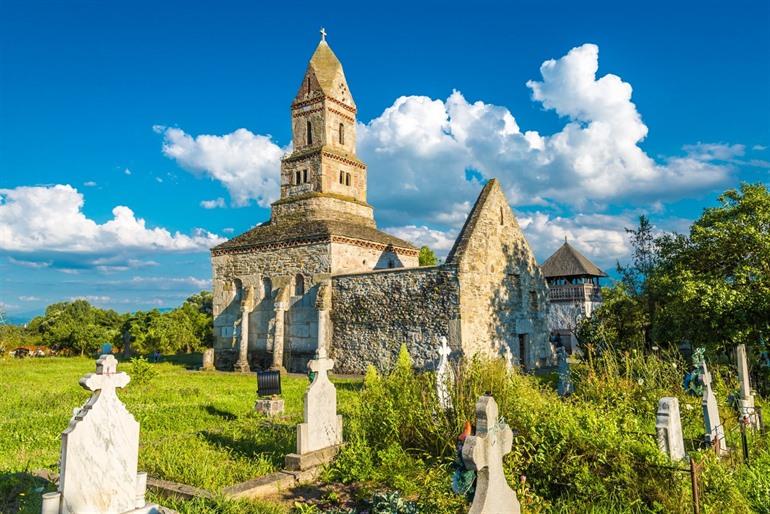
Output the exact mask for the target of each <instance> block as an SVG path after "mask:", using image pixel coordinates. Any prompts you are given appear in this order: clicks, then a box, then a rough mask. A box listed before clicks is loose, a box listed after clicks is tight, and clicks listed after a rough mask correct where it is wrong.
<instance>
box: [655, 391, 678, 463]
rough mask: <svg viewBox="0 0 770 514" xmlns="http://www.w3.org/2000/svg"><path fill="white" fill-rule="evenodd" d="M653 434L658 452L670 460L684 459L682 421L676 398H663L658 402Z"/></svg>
mask: <svg viewBox="0 0 770 514" xmlns="http://www.w3.org/2000/svg"><path fill="white" fill-rule="evenodd" d="M655 432H656V435H657V441H658V448H659V449H660V451H662V452H663V453H665V454H666V455H668V456H669V458H670V459H671V460H681V459H684V457H685V452H684V439H683V438H682V420H681V418H680V416H679V400H678V399H677V398H673V397H665V398H661V399H660V401H658V412H657V415H656V418H655Z"/></svg>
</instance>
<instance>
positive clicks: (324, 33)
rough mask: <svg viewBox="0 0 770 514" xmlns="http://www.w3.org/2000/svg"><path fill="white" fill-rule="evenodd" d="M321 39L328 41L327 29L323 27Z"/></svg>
mask: <svg viewBox="0 0 770 514" xmlns="http://www.w3.org/2000/svg"><path fill="white" fill-rule="evenodd" d="M321 41H326V29H325V28H323V27H321Z"/></svg>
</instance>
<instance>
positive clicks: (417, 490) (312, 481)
mask: <svg viewBox="0 0 770 514" xmlns="http://www.w3.org/2000/svg"><path fill="white" fill-rule="evenodd" d="M441 343H442V342H437V344H436V352H435V360H436V362H437V363H439V362H443V363H442V364H439V365H438V366H437V367H438V370H437V371H436V372H435V373H434V372H424V373H418V372H415V371H414V370H413V367H412V366H413V365H412V362H411V359H410V357H409V354H408V352H407V351H406V348H405V347H402V350H401V352H400V354H399V356H398V359H397V363H396V365H395V366H394V368H393V369H392V370H389V371H388V372H384V373H379V372H377V371H376V370H375V369H374V368H370V370H369V371H368V373H367V374H366V376H365V377H364V378H363V381H362V380H361V379H360V378H355V377H352V378H341V377H334V375H332V376H331V379H332V380H331V381H329V376H328V373H329V370H332V371H333V365H334V364H333V362H332V361H331V359H329V358H328V357H325V356H323V355H318V356H317V358H316V359H315V360H313V361H311V362H310V370H312V372H313V381H312V382H310V380H309V379H308V376H304V375H298V374H290V375H285V376H283V377H282V378H281V394H280V398H281V399H282V400H283V402H285V410H283V412H279V413H274V414H269V413H265V412H257V411H256V410H255V408H254V405H255V400H257V398H258V397H257V391H256V385H257V384H256V380H255V377H254V374H242V373H225V372H217V371H205V370H203V366H202V364H203V362H204V359H203V357H202V356H200V354H198V355H199V358H198V360H197V362H198V363H199V368H196V369H188V368H190V367H191V366H189V365H186V364H188V363H189V362H191V360H190V359H185V360H181V361H177V362H175V361H174V359H173V358H172V359H170V360H169V361H167V362H162V363H158V364H149V363H147V362H146V361H143V360H134V361H126V362H118V361H116V359H115V358H114V357H113V356H112V355H105V356H102V357H100V358H99V359H98V360H97V361H96V363H95V362H94V360H93V359H89V358H86V357H83V358H51V359H46V360H43V359H40V360H31V359H30V360H16V359H14V360H12V361H7V362H5V363H4V364H3V366H4V367H3V371H4V380H3V383H2V386H1V387H2V391H0V393H2V398H3V400H2V401H0V415H2V419H3V433H4V435H5V434H11V437H3V439H2V443H1V444H2V447H0V455H2V460H0V469H3V470H4V471H3V473H4V474H3V477H4V478H5V479H7V481H8V482H9V483H11V484H12V485H11V486H10V487H15V488H16V489H15V490H14V491H9V490H7V489H5V490H3V491H2V492H3V494H4V495H7V496H6V498H5V499H4V501H5V502H8V503H6V504H4V508H5V509H10V508H11V504H10V502H11V501H13V508H15V509H17V511H19V512H43V513H44V514H53V513H56V512H66V513H69V512H136V513H139V512H143V513H144V512H147V513H151V512H173V511H177V512H255V513H256V512H271V513H272V512H285V513H294V512H297V513H304V512H326V511H329V512H359V510H358V509H363V510H361V511H362V512H363V511H368V512H458V513H459V512H473V513H497V512H512V513H513V512H516V513H518V512H580V511H583V510H582V509H583V508H586V509H588V506H589V505H590V506H591V508H594V509H599V510H594V511H595V512H653V511H655V510H656V509H663V511H666V512H691V511H692V508H693V500H692V484H691V477H690V474H689V472H688V470H689V467H688V466H689V464H688V462H689V460H688V459H691V460H692V462H694V463H695V464H693V465H694V466H695V468H697V469H696V471H697V475H698V476H697V481H698V487H699V492H698V494H699V498H698V501H699V506H700V508H701V509H705V510H701V512H765V511H763V510H762V509H763V508H766V506H767V503H766V501H767V498H768V492H769V491H768V483H767V480H768V478H767V471H768V469H770V456H769V454H768V448H767V437H766V436H764V435H763V434H762V432H761V430H764V426H762V427H760V425H755V426H754V427H744V429H745V430H742V429H741V424H740V423H739V421H738V420H739V413H740V412H743V411H739V410H736V408H733V407H732V406H730V405H729V404H728V399H727V396H728V395H727V394H726V392H727V391H729V390H732V389H733V388H737V385H738V383H739V376H738V373H737V370H738V369H740V366H738V365H737V363H736V364H732V363H731V364H729V365H720V366H716V370H714V369H711V368H709V367H707V365H705V364H704V363H702V362H701V364H700V369H699V370H697V371H695V373H696V374H698V375H705V376H706V377H708V378H707V379H706V380H705V381H701V382H702V383H701V392H700V396H693V395H691V394H687V392H686V391H685V390H684V384H683V383H682V382H681V380H680V376H681V373H680V372H681V370H682V369H683V368H686V367H687V364H686V363H685V362H684V359H682V358H681V357H678V356H676V355H675V354H670V355H666V356H664V357H665V359H663V358H660V357H643V356H640V355H633V354H632V355H626V356H625V357H624V359H625V362H621V361H620V360H618V359H617V356H612V355H605V356H604V357H603V358H602V359H597V360H595V361H594V362H593V363H592V364H588V365H587V364H580V363H573V364H569V363H563V364H560V366H559V367H555V368H554V369H553V371H552V372H551V373H550V374H541V375H537V376H532V375H527V374H523V373H521V372H520V371H519V370H518V368H515V367H514V368H510V367H509V366H508V365H507V364H506V361H505V359H503V358H500V359H496V360H492V361H489V360H478V359H477V360H474V361H470V362H465V363H463V364H460V363H457V362H454V361H451V360H450V359H448V358H447V353H448V352H446V350H442V344H441ZM443 347H444V348H446V347H445V346H443ZM737 354H738V355H742V353H741V352H737ZM698 358H699V357H697V356H696V361H697V360H698ZM565 362H566V361H565ZM94 367H95V368H96V373H94ZM565 367H571V368H572V369H571V370H570V377H571V378H570V386H571V387H570V393H569V395H565V394H563V393H564V387H563V380H564V379H563V376H564V374H565V369H564V368H565ZM620 368H623V371H620ZM717 370H718V371H717ZM439 376H442V377H443V380H440V381H439V380H438V377H439ZM743 376H745V375H742V376H741V379H742V377H743ZM54 378H55V379H54ZM439 384H443V385H439ZM559 384H562V385H561V386H560V385H559ZM560 391H561V392H560ZM664 396H666V397H664ZM89 397H91V400H90V401H87V402H86V400H88V398H89ZM123 404H125V406H123ZM740 405H741V406H742V405H743V404H740ZM79 406H83V409H78V407H79ZM740 408H744V407H740ZM73 409H74V413H73ZM19 412H24V415H23V416H20V415H18V413H19ZM753 412H754V413H755V414H761V409H754V410H753ZM122 418H126V419H122ZM717 418H718V419H719V420H720V421H716V420H717ZM68 420H69V421H68ZM468 422H469V423H470V424H468ZM82 423H86V424H85V425H82V426H81V424H82ZM68 424H69V428H68ZM464 424H465V425H466V430H465V432H466V433H464V434H462V435H461V438H460V440H459V442H458V445H455V441H458V435H459V434H461V433H462V432H463V425H464ZM62 434H64V437H62ZM742 435H744V436H745V441H746V450H747V451H748V453H749V456H750V457H749V458H750V459H751V461H750V465H749V463H747V462H746V456H745V454H744V452H743V450H742V442H741V437H742ZM103 438H108V439H106V440H105V442H102V439H103ZM709 441H711V442H709ZM105 449H106V450H105ZM105 451H117V452H120V456H119V457H114V456H113V457H111V458H106V457H105V456H104V455H101V454H100V452H101V453H103V452H105ZM65 456H66V457H65ZM60 457H61V460H60ZM105 458H106V460H105ZM96 463H100V464H99V465H98V467H94V465H95V464H96ZM113 472H114V474H115V477H114V478H113V479H111V478H110V473H113ZM469 472H471V473H472V476H473V477H474V479H475V480H474V481H473V482H472V484H473V487H472V488H471V492H472V494H471V493H469V491H467V490H462V487H461V486H458V485H457V484H458V482H457V480H456V479H453V474H455V475H458V473H459V475H463V474H465V476H467V473H469ZM60 473H62V474H63V475H61V476H63V478H64V479H63V480H62V479H61V478H59V477H60V475H59V474H60ZM83 473H85V475H83ZM84 477H91V478H87V479H84ZM68 479H69V481H67V480H68ZM110 480H113V482H110ZM73 483H74V484H77V485H78V486H77V487H76V489H75V490H74V492H73V490H72V487H73ZM111 484H113V485H111ZM7 487H9V486H5V485H4V488H7ZM89 488H92V489H99V490H100V491H101V492H100V491H96V490H95V491H91V490H88V489H89ZM145 488H146V489H145ZM104 490H106V491H113V493H109V494H108V493H105V492H104ZM14 493H15V496H14ZM388 494H390V495H391V496H390V497H388ZM394 494H395V495H396V496H397V497H396V498H394V497H393V495H394ZM105 497H106V498H108V500H104V498H105ZM9 498H13V499H12V500H11V499H9ZM73 498H74V499H73ZM77 501H80V502H81V503H82V502H84V501H92V502H95V501H112V502H113V504H114V505H112V504H110V505H112V506H113V507H114V508H112V507H109V508H108V507H104V508H103V509H101V510H98V509H97V508H96V507H94V508H93V509H91V510H88V509H85V510H84V509H80V510H78V508H77V506H75V507H72V508H70V507H68V506H69V505H77ZM387 501H390V504H392V505H391V506H390V507H388V506H384V505H385V503H386V502H387ZM73 502H74V503H73ZM377 502H379V503H377ZM140 504H141V505H140ZM390 504H388V505H390ZM59 505H62V507H61V510H58V509H59ZM373 505H380V507H379V508H380V509H382V510H367V509H372V506H373ZM398 505H401V507H398ZM367 506H368V507H367ZM581 506H582V507H581ZM388 508H390V509H391V510H387V509H388ZM399 508H400V509H401V510H398V509H399ZM409 508H412V509H417V510H408V509H409ZM121 509H122V510H121ZM602 509H604V510H602ZM12 511H13V510H12Z"/></svg>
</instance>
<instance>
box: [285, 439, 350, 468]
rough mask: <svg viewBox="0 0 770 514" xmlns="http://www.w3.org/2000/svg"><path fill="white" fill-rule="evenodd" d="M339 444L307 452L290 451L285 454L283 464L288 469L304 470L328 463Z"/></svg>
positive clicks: (337, 449)
mask: <svg viewBox="0 0 770 514" xmlns="http://www.w3.org/2000/svg"><path fill="white" fill-rule="evenodd" d="M340 447H341V446H340V445H338V446H329V447H328V448H321V449H320V450H316V451H313V452H308V453H303V454H299V453H290V454H288V455H287V456H286V460H285V461H284V466H285V467H286V469H288V470H289V471H305V470H306V469H310V468H315V467H317V466H322V465H324V464H328V463H329V462H331V461H332V459H334V457H335V456H336V455H337V452H339V451H340Z"/></svg>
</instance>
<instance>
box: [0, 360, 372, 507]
mask: <svg viewBox="0 0 770 514" xmlns="http://www.w3.org/2000/svg"><path fill="white" fill-rule="evenodd" d="M193 360H195V358H194V357H193ZM198 362H199V359H198ZM185 364H186V362H184V361H181V362H176V363H173V362H162V363H159V364H152V365H151V367H152V370H154V371H157V375H156V376H154V378H151V379H150V380H148V381H147V382H146V383H141V380H140V379H139V380H137V379H136V378H137V377H135V376H132V382H131V383H130V384H129V385H128V387H127V388H126V389H124V390H122V391H120V392H119V393H118V394H119V396H120V398H121V399H122V400H123V402H124V403H125V404H126V406H127V407H128V410H129V411H130V412H131V413H132V414H133V415H134V417H135V418H136V419H137V421H139V423H140V426H141V433H140V448H139V468H140V469H141V470H144V471H147V472H148V473H149V474H150V475H151V476H153V477H157V478H164V479H167V480H172V481H176V482H182V483H185V484H189V485H193V486H197V487H202V488H204V489H207V490H209V491H212V492H214V493H217V492H218V491H220V490H221V489H222V488H223V487H226V486H229V485H232V484H235V483H238V482H241V481H244V480H247V479H250V478H254V477H257V476H260V475H264V474H267V473H270V472H272V471H275V470H277V469H280V468H281V467H282V464H283V458H284V455H285V454H287V453H291V452H292V451H294V449H295V444H296V443H295V440H296V424H297V423H299V422H301V421H302V397H303V394H304V391H305V388H306V387H307V385H308V380H307V378H305V377H303V376H288V377H285V378H284V380H283V381H282V385H283V393H284V394H283V398H284V400H285V402H286V416H285V417H284V418H282V419H280V420H277V421H273V422H268V421H267V420H266V419H265V418H264V417H263V416H260V415H257V414H256V413H254V411H253V406H254V401H255V399H256V379H255V377H254V375H253V374H250V375H239V374H233V373H219V372H199V371H191V370H188V369H186V368H185ZM94 366H95V364H94V360H93V359H88V358H46V359H23V360H4V361H0V434H2V435H1V436H0V474H3V476H6V477H7V476H9V474H10V473H18V472H27V471H34V470H39V469H48V470H52V471H55V472H58V459H59V451H60V445H61V432H62V431H63V430H64V429H65V428H66V427H67V423H68V422H69V419H70V417H71V416H72V410H73V408H75V407H79V406H81V405H82V404H83V403H84V402H85V401H86V400H87V399H88V397H89V392H88V391H86V390H85V389H83V388H81V387H80V386H79V385H78V380H79V379H80V378H81V377H82V376H83V375H85V374H86V373H89V372H93V371H94ZM118 370H119V371H120V370H122V371H126V372H128V373H129V374H131V365H130V364H128V363H122V364H120V365H119V366H118ZM334 382H335V383H336V384H337V392H338V399H339V400H338V401H339V411H340V413H342V414H343V415H344V414H346V413H348V414H349V413H350V412H351V409H355V404H356V401H357V396H358V395H357V391H358V389H359V388H360V381H357V380H353V379H339V380H337V379H335V380H334Z"/></svg>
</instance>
